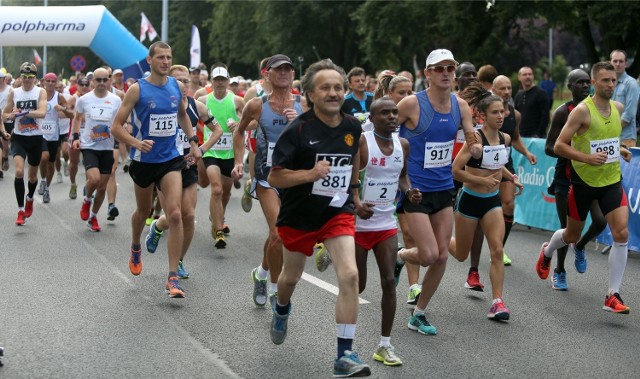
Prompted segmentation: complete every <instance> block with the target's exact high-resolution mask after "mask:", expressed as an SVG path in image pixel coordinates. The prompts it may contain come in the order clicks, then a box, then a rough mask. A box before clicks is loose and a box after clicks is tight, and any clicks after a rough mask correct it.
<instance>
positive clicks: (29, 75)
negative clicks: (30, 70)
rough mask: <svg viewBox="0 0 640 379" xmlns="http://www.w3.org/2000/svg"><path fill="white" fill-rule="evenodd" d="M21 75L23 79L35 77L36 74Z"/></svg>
mask: <svg viewBox="0 0 640 379" xmlns="http://www.w3.org/2000/svg"><path fill="white" fill-rule="evenodd" d="M21 76H22V77H23V78H25V79H32V78H35V77H36V76H35V75H33V74H21Z"/></svg>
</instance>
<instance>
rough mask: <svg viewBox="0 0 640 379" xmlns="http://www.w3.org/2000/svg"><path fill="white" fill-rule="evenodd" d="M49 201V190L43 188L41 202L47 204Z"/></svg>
mask: <svg viewBox="0 0 640 379" xmlns="http://www.w3.org/2000/svg"><path fill="white" fill-rule="evenodd" d="M50 201H51V195H49V190H48V189H46V190H44V194H43V195H42V202H43V203H45V204H47V203H48V202H50Z"/></svg>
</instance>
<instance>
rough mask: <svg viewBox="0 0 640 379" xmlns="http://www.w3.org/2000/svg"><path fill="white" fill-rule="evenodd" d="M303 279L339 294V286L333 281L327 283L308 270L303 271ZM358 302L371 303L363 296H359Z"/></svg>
mask: <svg viewBox="0 0 640 379" xmlns="http://www.w3.org/2000/svg"><path fill="white" fill-rule="evenodd" d="M302 279H304V280H306V281H307V282H309V283H311V284H313V285H316V286H318V287H320V288H322V289H323V290H325V291H328V292H331V293H332V294H334V295H336V296H338V287H336V286H334V285H333V284H331V283H327V282H325V281H324V280H321V279H318V278H316V277H315V276H313V275H309V274H307V273H306V272H303V273H302ZM358 302H359V303H360V304H370V302H369V301H367V300H365V299H363V298H361V297H359V298H358Z"/></svg>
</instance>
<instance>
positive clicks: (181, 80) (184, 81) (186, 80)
mask: <svg viewBox="0 0 640 379" xmlns="http://www.w3.org/2000/svg"><path fill="white" fill-rule="evenodd" d="M176 80H177V81H179V82H181V83H182V84H189V82H190V81H191V80H190V79H176Z"/></svg>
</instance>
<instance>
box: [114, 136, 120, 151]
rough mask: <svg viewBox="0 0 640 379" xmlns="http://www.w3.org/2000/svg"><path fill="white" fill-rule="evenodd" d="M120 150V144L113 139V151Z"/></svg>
mask: <svg viewBox="0 0 640 379" xmlns="http://www.w3.org/2000/svg"><path fill="white" fill-rule="evenodd" d="M119 148H120V142H118V140H117V139H115V138H114V139H113V150H116V149H119Z"/></svg>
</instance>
